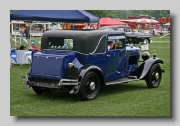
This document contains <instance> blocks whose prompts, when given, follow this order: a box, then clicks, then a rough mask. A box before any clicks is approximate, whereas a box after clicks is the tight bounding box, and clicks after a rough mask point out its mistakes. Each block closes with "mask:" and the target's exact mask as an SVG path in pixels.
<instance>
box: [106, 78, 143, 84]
mask: <svg viewBox="0 0 180 126" xmlns="http://www.w3.org/2000/svg"><path fill="white" fill-rule="evenodd" d="M138 80H140V79H135V78H121V79H117V80H114V81H108V82H106V85H112V84H120V83H127V82H130V81H138Z"/></svg>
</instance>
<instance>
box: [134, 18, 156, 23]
mask: <svg viewBox="0 0 180 126" xmlns="http://www.w3.org/2000/svg"><path fill="white" fill-rule="evenodd" d="M132 22H136V23H147V24H156V23H159V22H158V21H156V20H154V19H147V18H142V19H134V20H132Z"/></svg>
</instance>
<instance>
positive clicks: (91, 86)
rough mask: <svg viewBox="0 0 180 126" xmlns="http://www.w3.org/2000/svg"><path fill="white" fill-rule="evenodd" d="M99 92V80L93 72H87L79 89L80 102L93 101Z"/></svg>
mask: <svg viewBox="0 0 180 126" xmlns="http://www.w3.org/2000/svg"><path fill="white" fill-rule="evenodd" d="M99 90H100V80H99V78H98V75H97V74H96V73H94V72H88V73H87V74H86V75H85V77H84V78H83V80H82V83H81V87H80V92H79V93H80V97H81V98H82V100H92V99H95V98H96V97H97V95H98V93H99Z"/></svg>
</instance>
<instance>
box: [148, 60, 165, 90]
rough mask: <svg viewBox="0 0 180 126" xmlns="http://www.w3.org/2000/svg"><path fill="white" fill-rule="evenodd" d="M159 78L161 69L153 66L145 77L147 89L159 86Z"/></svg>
mask: <svg viewBox="0 0 180 126" xmlns="http://www.w3.org/2000/svg"><path fill="white" fill-rule="evenodd" d="M161 78H162V72H161V67H160V65H159V64H154V65H153V66H152V67H151V69H150V71H149V73H148V75H147V78H146V84H147V86H148V87H149V88H156V87H158V86H159V85H160V82H161Z"/></svg>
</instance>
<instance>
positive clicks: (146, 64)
mask: <svg viewBox="0 0 180 126" xmlns="http://www.w3.org/2000/svg"><path fill="white" fill-rule="evenodd" d="M155 63H161V64H164V62H163V60H161V59H160V58H149V59H148V60H146V61H145V62H144V64H141V65H144V68H143V70H142V73H141V76H140V77H139V79H144V78H145V77H146V75H147V73H148V72H149V70H150V68H151V66H152V65H153V64H155ZM139 67H140V66H139Z"/></svg>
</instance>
